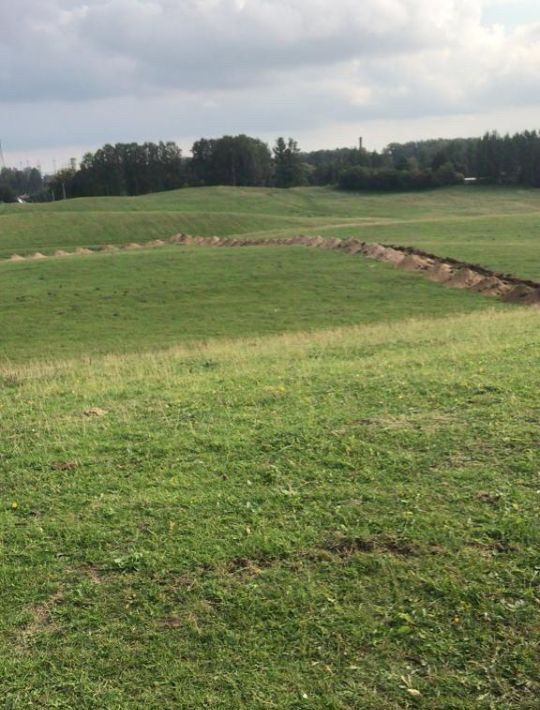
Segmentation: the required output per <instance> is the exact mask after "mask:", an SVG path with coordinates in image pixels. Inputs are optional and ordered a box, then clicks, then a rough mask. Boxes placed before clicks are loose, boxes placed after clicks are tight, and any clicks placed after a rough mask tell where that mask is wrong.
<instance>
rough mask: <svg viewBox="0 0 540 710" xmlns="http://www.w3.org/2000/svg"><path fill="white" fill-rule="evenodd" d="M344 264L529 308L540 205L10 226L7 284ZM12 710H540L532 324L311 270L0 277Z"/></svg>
mask: <svg viewBox="0 0 540 710" xmlns="http://www.w3.org/2000/svg"><path fill="white" fill-rule="evenodd" d="M178 231H185V232H190V233H192V234H200V235H212V234H218V235H234V234H246V235H248V234H249V235H251V236H252V237H258V238H261V239H264V238H267V237H271V236H277V235H279V236H281V235H289V234H291V235H292V234H298V233H302V232H303V233H310V234H317V233H320V234H323V235H326V236H334V235H343V236H356V237H358V236H360V237H362V238H364V239H365V240H366V241H383V242H396V243H402V244H414V245H417V246H419V247H421V248H423V249H425V250H427V251H432V252H435V253H438V254H440V255H449V256H454V257H456V258H461V259H465V260H469V261H475V262H479V263H482V264H484V265H486V266H491V267H493V268H496V269H499V270H501V271H512V272H514V273H516V274H518V275H521V276H524V277H526V276H529V277H532V278H540V271H539V269H540V261H539V259H538V253H539V250H538V240H539V238H540V191H533V190H515V189H502V188H501V189H483V188H480V189H474V188H473V189H465V188H463V189H462V188H454V189H449V190H440V191H436V192H432V193H423V194H419V195H362V196H359V195H348V194H344V193H339V192H336V191H332V190H329V189H311V188H309V189H305V188H304V189H296V190H290V191H280V190H263V189H261V190H258V189H253V190H243V189H232V188H209V189H200V190H182V191H177V192H172V193H163V194H160V195H149V196H146V197H141V198H110V199H104V198H99V199H97V198H96V199H87V200H73V201H66V202H63V203H56V204H49V205H26V206H13V207H11V206H1V205H0V255H4V256H5V255H9V254H11V253H13V252H19V253H22V254H28V253H32V252H34V251H37V250H39V251H43V252H45V253H52V252H53V251H54V250H55V249H73V248H75V247H77V246H86V247H96V246H99V245H101V244H105V243H109V242H110V243H117V244H119V243H127V242H131V241H140V242H143V241H148V240H150V239H153V238H166V237H168V236H170V235H171V234H173V233H175V232H178ZM0 284H1V289H0V309H1V312H2V327H1V329H0V435H1V439H0V441H1V446H0V679H1V688H2V703H3V706H4V707H6V708H17V709H18V708H30V707H45V708H66V709H67V708H74V707H80V708H84V709H85V708H88V709H89V710H90V709H91V708H92V709H93V708H122V709H123V708H125V709H126V710H128V709H129V710H131V708H171V710H172V709H173V708H189V709H191V708H207V707H215V708H224V709H227V710H228V709H229V708H246V709H249V710H251V709H252V708H314V709H318V708H320V709H321V710H323V709H324V710H326V709H327V708H331V709H336V710H348V709H349V708H370V709H371V708H373V709H374V710H378V709H380V710H388V709H390V710H392V709H395V710H402V709H403V708H426V710H427V709H428V708H429V710H431V709H435V710H447V709H449V708H460V709H461V708H466V709H469V708H470V709H471V710H473V709H474V710H476V709H477V708H480V709H481V710H482V709H484V708H485V710H494V709H495V708H497V709H498V708H531V709H532V708H534V707H537V699H538V694H539V693H540V685H539V680H540V679H539V673H538V668H539V667H540V658H539V654H538V641H539V638H538V628H539V624H538V622H539V621H540V619H539V613H538V598H539V593H538V588H537V586H538V549H539V544H540V539H539V531H540V525H539V523H540V520H539V515H538V510H539V507H538V504H539V489H540V480H539V473H540V449H539V447H538V415H539V411H540V410H539V398H538V393H539V391H540V328H539V326H540V311H539V310H538V309H534V308H530V309H524V308H518V307H514V306H509V305H504V304H502V303H499V302H497V301H496V300H490V299H487V298H482V297H480V296H478V295H476V294H474V293H470V292H466V291H460V290H453V289H446V288H443V287H442V286H440V285H438V284H433V283H430V282H428V281H427V280H425V279H424V278H423V277H422V276H421V275H419V274H415V273H406V272H403V271H399V270H396V269H394V268H392V267H391V266H390V265H388V264H382V263H379V262H375V261H371V260H368V259H365V258H364V257H361V256H347V255H345V254H342V253H338V252H330V251H318V250H315V249H305V248H301V247H286V248H285V247H283V248H278V247H265V248H261V247H250V248H242V249H210V248H196V247H189V248H188V247H179V246H167V247H163V248H160V249H156V250H150V249H145V250H141V251H122V252H118V253H98V254H93V255H90V256H86V257H78V256H72V257H67V258H56V259H47V260H44V261H25V262H21V263H15V262H2V263H0Z"/></svg>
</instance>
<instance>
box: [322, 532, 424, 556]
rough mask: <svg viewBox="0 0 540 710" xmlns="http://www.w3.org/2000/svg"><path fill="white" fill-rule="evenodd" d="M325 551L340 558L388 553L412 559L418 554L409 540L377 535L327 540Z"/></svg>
mask: <svg viewBox="0 0 540 710" xmlns="http://www.w3.org/2000/svg"><path fill="white" fill-rule="evenodd" d="M324 549H325V550H328V552H332V553H333V554H335V555H339V556H340V557H351V556H352V555H354V554H356V553H357V552H367V553H375V554H376V553H389V554H391V555H399V556H401V557H412V556H414V555H417V554H419V552H418V548H417V546H416V545H414V543H412V542H410V541H409V540H403V539H400V538H392V537H387V536H385V535H378V536H376V537H371V538H359V537H354V538H349V537H337V538H335V539H334V540H329V541H328V542H327V543H326V545H325V547H324Z"/></svg>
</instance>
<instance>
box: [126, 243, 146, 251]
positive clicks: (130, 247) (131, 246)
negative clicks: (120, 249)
mask: <svg viewBox="0 0 540 710" xmlns="http://www.w3.org/2000/svg"><path fill="white" fill-rule="evenodd" d="M142 248H143V246H142V244H139V243H138V242H130V243H129V244H125V245H124V249H125V250H126V251H133V250H134V249H142Z"/></svg>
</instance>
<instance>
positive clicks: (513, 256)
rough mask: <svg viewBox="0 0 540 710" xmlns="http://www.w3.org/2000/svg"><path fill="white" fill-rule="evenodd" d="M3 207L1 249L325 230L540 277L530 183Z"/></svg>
mask: <svg viewBox="0 0 540 710" xmlns="http://www.w3.org/2000/svg"><path fill="white" fill-rule="evenodd" d="M2 207H3V209H2ZM0 209H1V210H2V211H1V212H0V257H1V256H4V257H5V256H9V255H11V254H12V253H16V252H20V253H24V254H28V253H32V252H34V251H41V252H44V253H53V252H54V251H55V250H56V249H73V248H75V247H77V246H85V247H96V246H99V245H103V244H106V243H109V242H110V243H115V244H119V243H127V242H131V241H136V242H137V241H148V240H150V239H156V238H160V239H166V238H168V237H169V236H171V235H172V234H174V233H176V232H187V233H191V234H197V235H201V236H213V235H214V234H215V235H219V236H227V235H234V234H238V235H241V234H242V235H257V236H259V237H260V238H264V237H265V236H284V235H295V234H298V233H306V234H318V233H321V234H322V235H325V236H358V237H360V238H361V239H364V240H365V241H371V242H383V243H385V242H394V243H399V244H405V245H410V246H416V247H419V248H422V249H424V250H426V251H429V252H433V253H435V254H439V255H441V256H451V257H454V258H456V259H462V260H464V261H469V262H471V261H472V262H478V263H481V264H483V265H484V266H487V267H489V268H492V269H495V270H498V271H509V272H513V273H515V274H516V275H517V276H521V277H528V278H533V279H534V278H535V279H540V260H539V259H538V253H539V240H540V191H538V190H532V189H531V190H524V189H516V188H475V187H472V188H471V187H457V188H449V189H444V190H437V191H433V192H425V193H417V194H397V195H396V194H390V195H389V194H347V193H343V192H338V191H336V190H331V189H328V188H296V189H292V190H276V189H262V188H227V187H215V188H191V189H185V190H179V191H173V192H167V193H160V194H155V195H146V196H144V197H133V198H128V197H125V198H82V199H77V200H67V201H65V202H57V203H52V204H45V205H16V206H0Z"/></svg>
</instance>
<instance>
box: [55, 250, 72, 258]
mask: <svg viewBox="0 0 540 710" xmlns="http://www.w3.org/2000/svg"><path fill="white" fill-rule="evenodd" d="M69 255H70V254H69V252H68V251H64V250H63V249H57V250H56V251H55V252H54V256H69Z"/></svg>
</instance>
